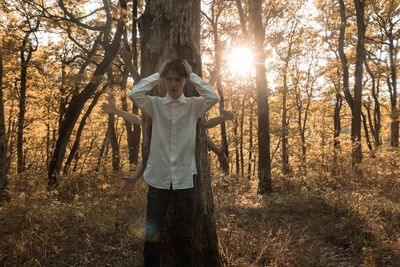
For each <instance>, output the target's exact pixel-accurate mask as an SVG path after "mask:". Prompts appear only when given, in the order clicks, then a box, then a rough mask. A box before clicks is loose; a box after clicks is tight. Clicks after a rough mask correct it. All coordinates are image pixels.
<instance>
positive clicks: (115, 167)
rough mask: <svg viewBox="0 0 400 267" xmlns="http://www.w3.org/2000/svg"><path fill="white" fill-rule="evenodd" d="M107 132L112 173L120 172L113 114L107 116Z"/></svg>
mask: <svg viewBox="0 0 400 267" xmlns="http://www.w3.org/2000/svg"><path fill="white" fill-rule="evenodd" d="M107 126H108V127H107V131H108V141H109V142H110V144H111V155H112V156H111V157H112V159H111V163H112V167H113V171H119V170H120V163H119V144H118V140H117V133H116V129H115V116H114V115H113V114H108V123H107Z"/></svg>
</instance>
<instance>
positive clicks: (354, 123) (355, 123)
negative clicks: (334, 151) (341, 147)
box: [351, 0, 365, 164]
mask: <svg viewBox="0 0 400 267" xmlns="http://www.w3.org/2000/svg"><path fill="white" fill-rule="evenodd" d="M354 5H355V7H356V18H357V48H356V67H355V73H354V102H353V108H352V119H351V136H352V144H353V152H352V162H353V164H358V163H361V160H362V148H361V104H362V103H361V102H362V99H361V98H362V86H363V84H362V79H363V66H364V60H365V20H364V6H365V1H364V0H354Z"/></svg>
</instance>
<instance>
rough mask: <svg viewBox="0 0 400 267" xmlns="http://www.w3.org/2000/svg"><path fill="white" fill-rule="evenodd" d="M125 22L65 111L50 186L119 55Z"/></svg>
mask: <svg viewBox="0 0 400 267" xmlns="http://www.w3.org/2000/svg"><path fill="white" fill-rule="evenodd" d="M123 28H124V23H123V21H122V20H119V21H118V23H117V27H116V31H115V33H114V37H113V39H112V42H111V43H110V44H109V45H107V49H105V54H104V57H103V60H102V61H101V62H100V64H98V65H97V67H96V69H95V71H94V73H93V76H92V78H91V80H90V82H89V83H88V84H87V85H86V86H85V88H84V89H83V90H82V91H81V92H80V93H77V94H75V95H74V96H72V99H71V102H70V104H69V105H68V108H67V109H66V111H65V115H64V117H63V120H62V122H61V124H60V131H59V133H58V139H57V142H56V147H55V149H54V152H53V155H52V158H51V161H50V165H49V172H48V180H49V181H48V185H49V188H53V187H56V186H57V185H58V182H59V176H60V170H61V165H62V161H63V159H64V155H65V150H66V147H67V144H68V141H69V138H70V136H71V133H72V130H73V128H74V126H75V123H76V121H77V119H78V117H79V114H80V113H81V111H82V108H83V106H84V105H85V103H86V102H87V101H88V99H89V98H90V97H91V95H92V94H93V93H94V92H95V91H96V89H97V88H98V86H99V85H100V82H101V79H100V78H99V77H103V76H104V74H105V73H106V72H107V70H108V68H109V67H110V65H111V63H112V61H113V59H114V57H115V56H116V55H117V53H118V50H119V45H120V42H121V37H122V34H123Z"/></svg>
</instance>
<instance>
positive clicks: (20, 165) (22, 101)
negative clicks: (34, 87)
mask: <svg viewBox="0 0 400 267" xmlns="http://www.w3.org/2000/svg"><path fill="white" fill-rule="evenodd" d="M31 33H32V31H28V32H27V33H26V34H25V37H24V40H23V41H22V46H21V47H20V50H19V54H20V60H21V69H20V92H19V113H18V130H17V173H22V172H24V171H25V162H24V153H23V149H24V148H23V146H24V126H25V112H26V85H27V75H28V64H29V62H30V61H31V58H32V53H33V51H34V48H33V47H32V45H31V44H30V43H29V36H30V34H31ZM25 53H27V55H25Z"/></svg>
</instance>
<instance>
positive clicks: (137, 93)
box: [128, 73, 160, 117]
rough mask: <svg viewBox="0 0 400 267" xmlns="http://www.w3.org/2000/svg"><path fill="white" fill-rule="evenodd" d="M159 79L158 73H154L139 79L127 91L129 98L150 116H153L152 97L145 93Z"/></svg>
mask: <svg viewBox="0 0 400 267" xmlns="http://www.w3.org/2000/svg"><path fill="white" fill-rule="evenodd" d="M159 80H160V74H158V73H154V74H152V75H150V76H148V77H146V78H143V79H141V80H140V81H139V82H138V83H137V84H135V85H134V86H133V88H132V89H131V90H130V91H129V93H128V97H129V99H131V100H132V101H133V102H134V103H135V104H136V105H137V106H138V107H139V108H140V109H141V110H142V111H143V112H144V113H146V114H147V115H148V116H150V117H153V108H152V103H153V97H152V96H149V95H146V93H147V92H149V91H150V90H151V89H153V87H154V86H156V85H157V84H158V82H159Z"/></svg>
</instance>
